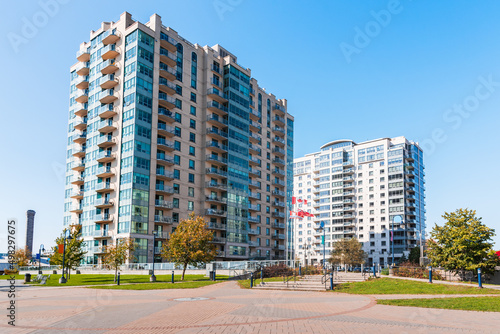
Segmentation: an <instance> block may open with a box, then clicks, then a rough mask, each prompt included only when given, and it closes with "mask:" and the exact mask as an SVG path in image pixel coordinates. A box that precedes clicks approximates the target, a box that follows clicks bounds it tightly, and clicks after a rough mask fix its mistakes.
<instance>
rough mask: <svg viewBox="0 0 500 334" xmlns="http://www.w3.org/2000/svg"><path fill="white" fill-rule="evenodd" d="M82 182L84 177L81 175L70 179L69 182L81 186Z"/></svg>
mask: <svg viewBox="0 0 500 334" xmlns="http://www.w3.org/2000/svg"><path fill="white" fill-rule="evenodd" d="M84 183H85V178H84V177H83V176H77V177H75V178H74V179H73V180H72V181H71V184H75V185H78V186H81V185H82V184H84Z"/></svg>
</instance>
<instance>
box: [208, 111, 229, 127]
mask: <svg viewBox="0 0 500 334" xmlns="http://www.w3.org/2000/svg"><path fill="white" fill-rule="evenodd" d="M207 123H209V124H211V125H215V126H218V127H221V128H227V124H228V122H227V119H224V118H223V117H220V116H219V115H217V114H209V115H208V116H207Z"/></svg>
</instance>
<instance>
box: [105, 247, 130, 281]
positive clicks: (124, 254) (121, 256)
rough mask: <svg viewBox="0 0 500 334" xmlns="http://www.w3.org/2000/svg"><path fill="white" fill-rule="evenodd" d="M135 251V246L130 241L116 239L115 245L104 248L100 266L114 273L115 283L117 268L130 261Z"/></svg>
mask: <svg viewBox="0 0 500 334" xmlns="http://www.w3.org/2000/svg"><path fill="white" fill-rule="evenodd" d="M134 249H135V244H134V242H133V240H132V239H130V238H127V239H117V240H116V244H115V245H109V246H106V250H105V252H104V255H103V256H102V264H103V265H104V267H106V268H108V269H113V270H114V271H115V282H116V278H117V275H118V268H119V267H120V266H121V265H122V264H124V263H125V261H127V259H132V258H133V257H134V255H133V254H132V252H133V251H134Z"/></svg>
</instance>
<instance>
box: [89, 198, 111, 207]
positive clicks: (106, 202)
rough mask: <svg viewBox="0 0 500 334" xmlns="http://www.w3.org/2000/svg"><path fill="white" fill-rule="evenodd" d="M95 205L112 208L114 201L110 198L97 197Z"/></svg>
mask: <svg viewBox="0 0 500 334" xmlns="http://www.w3.org/2000/svg"><path fill="white" fill-rule="evenodd" d="M94 206H95V207H96V208H100V209H102V208H110V207H112V206H113V201H111V200H110V199H109V198H104V197H101V198H97V199H96V200H95V202H94Z"/></svg>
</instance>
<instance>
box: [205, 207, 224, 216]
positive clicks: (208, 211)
mask: <svg viewBox="0 0 500 334" xmlns="http://www.w3.org/2000/svg"><path fill="white" fill-rule="evenodd" d="M226 213H227V211H224V210H217V209H206V210H205V215H206V216H215V217H225V216H226Z"/></svg>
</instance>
